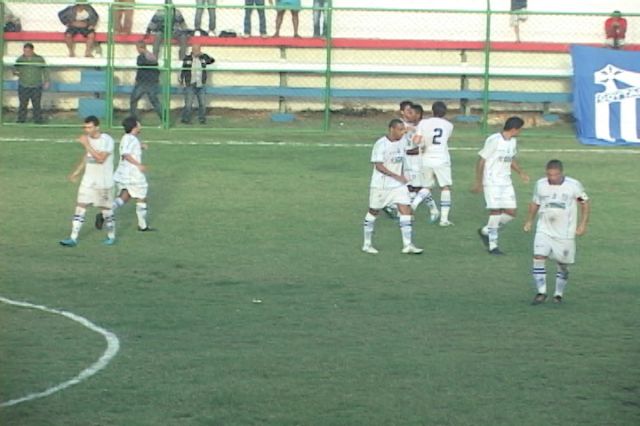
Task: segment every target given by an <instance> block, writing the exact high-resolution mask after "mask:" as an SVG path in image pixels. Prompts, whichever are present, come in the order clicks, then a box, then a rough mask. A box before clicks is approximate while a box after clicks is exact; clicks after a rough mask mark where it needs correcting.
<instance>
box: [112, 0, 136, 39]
mask: <svg viewBox="0 0 640 426" xmlns="http://www.w3.org/2000/svg"><path fill="white" fill-rule="evenodd" d="M135 2H136V1H135V0H117V3H132V4H133V3H135ZM133 10H134V9H133V5H131V6H128V5H127V6H116V7H115V8H114V12H113V20H114V21H115V31H116V34H131V28H132V27H133Z"/></svg>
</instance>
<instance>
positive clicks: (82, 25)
mask: <svg viewBox="0 0 640 426" xmlns="http://www.w3.org/2000/svg"><path fill="white" fill-rule="evenodd" d="M58 18H60V22H62V23H63V24H64V25H65V26H66V27H67V30H66V31H65V32H64V41H65V42H66V43H67V48H68V49H69V56H71V57H74V56H76V51H75V44H74V42H73V37H74V36H75V35H76V34H80V35H82V36H83V37H85V38H86V39H87V44H86V48H85V53H84V56H86V57H88V58H90V57H92V56H93V55H92V54H91V51H92V50H93V43H94V41H95V39H96V31H95V30H96V25H97V24H98V18H99V17H98V13H97V12H96V11H95V9H94V8H93V7H91V6H90V5H88V4H84V3H78V4H75V5H73V6H68V7H66V8H65V9H63V10H61V11H60V12H59V13H58Z"/></svg>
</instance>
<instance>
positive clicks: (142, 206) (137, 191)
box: [133, 185, 153, 232]
mask: <svg viewBox="0 0 640 426" xmlns="http://www.w3.org/2000/svg"><path fill="white" fill-rule="evenodd" d="M133 196H134V198H135V199H136V217H137V218H138V231H142V232H146V231H153V229H152V228H149V224H148V223H147V186H146V185H145V186H140V187H135V188H133Z"/></svg>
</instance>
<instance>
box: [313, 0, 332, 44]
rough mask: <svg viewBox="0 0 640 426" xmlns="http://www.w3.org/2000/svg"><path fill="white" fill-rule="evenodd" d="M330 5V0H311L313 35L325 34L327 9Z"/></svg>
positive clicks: (324, 35) (321, 35)
mask: <svg viewBox="0 0 640 426" xmlns="http://www.w3.org/2000/svg"><path fill="white" fill-rule="evenodd" d="M325 5H326V7H328V8H330V7H331V0H313V36H314V37H326V36H327V11H326V9H325Z"/></svg>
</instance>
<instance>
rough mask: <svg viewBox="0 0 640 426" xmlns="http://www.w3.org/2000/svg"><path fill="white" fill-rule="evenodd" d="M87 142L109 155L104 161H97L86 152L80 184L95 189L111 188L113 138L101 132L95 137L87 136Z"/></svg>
mask: <svg viewBox="0 0 640 426" xmlns="http://www.w3.org/2000/svg"><path fill="white" fill-rule="evenodd" d="M89 143H90V144H91V146H92V147H93V149H95V150H96V151H98V152H106V153H108V154H109V155H108V156H107V158H106V159H105V160H104V162H102V163H98V162H97V161H96V159H95V158H93V157H92V156H91V154H89V153H86V156H85V169H84V175H83V176H82V181H81V182H80V185H82V186H85V187H88V188H95V189H104V188H113V147H114V142H113V138H112V137H111V136H109V135H108V134H106V133H101V134H100V136H99V137H98V138H97V139H93V138H91V137H89Z"/></svg>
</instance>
